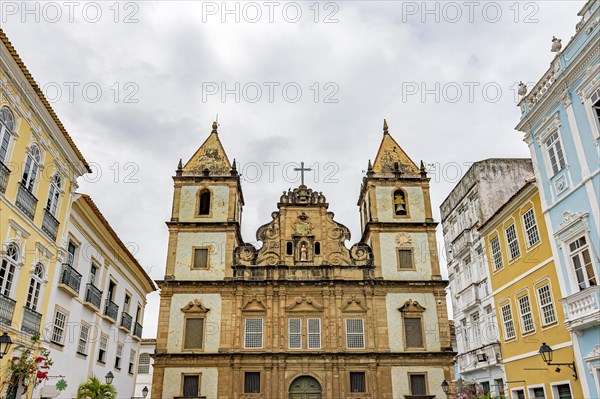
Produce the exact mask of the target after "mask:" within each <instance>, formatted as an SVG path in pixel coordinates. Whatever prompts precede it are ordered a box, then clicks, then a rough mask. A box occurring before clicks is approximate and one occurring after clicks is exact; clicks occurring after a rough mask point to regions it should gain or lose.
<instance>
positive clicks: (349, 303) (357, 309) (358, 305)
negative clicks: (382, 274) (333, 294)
mask: <svg viewBox="0 0 600 399" xmlns="http://www.w3.org/2000/svg"><path fill="white" fill-rule="evenodd" d="M367 310H368V309H367V307H366V306H365V304H363V303H362V300H361V299H360V298H357V297H356V295H352V296H351V297H350V298H348V299H347V300H346V303H345V304H344V306H343V307H342V312H346V313H364V312H366V311H367Z"/></svg>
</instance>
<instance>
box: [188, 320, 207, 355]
mask: <svg viewBox="0 0 600 399" xmlns="http://www.w3.org/2000/svg"><path fill="white" fill-rule="evenodd" d="M203 329H204V319H202V318H187V319H185V341H184V344H183V348H184V349H202V337H203V335H204V331H203Z"/></svg>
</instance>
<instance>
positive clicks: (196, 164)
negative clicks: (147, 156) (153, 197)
mask: <svg viewBox="0 0 600 399" xmlns="http://www.w3.org/2000/svg"><path fill="white" fill-rule="evenodd" d="M173 181H174V193H173V208H172V213H171V220H170V221H169V222H167V225H168V227H169V250H168V256H167V269H166V275H165V280H223V279H224V278H226V277H231V275H232V272H231V268H230V267H226V265H231V263H232V256H231V254H232V252H233V248H235V247H236V246H237V245H238V244H239V243H240V242H241V234H240V224H241V219H242V207H243V205H244V198H243V196H242V189H241V185H240V177H239V175H238V173H237V170H236V166H235V161H234V162H233V163H230V162H229V159H228V157H227V154H226V153H225V150H224V149H223V145H222V144H221V140H219V135H218V132H217V123H216V122H213V125H212V131H211V133H210V135H209V136H208V138H207V139H206V140H205V141H204V143H202V145H201V146H200V148H198V150H197V151H196V153H195V154H194V155H193V156H192V157H191V158H190V160H189V161H188V162H187V163H186V164H185V165H182V162H181V160H180V161H179V165H178V167H177V171H176V173H175V176H174V177H173Z"/></svg>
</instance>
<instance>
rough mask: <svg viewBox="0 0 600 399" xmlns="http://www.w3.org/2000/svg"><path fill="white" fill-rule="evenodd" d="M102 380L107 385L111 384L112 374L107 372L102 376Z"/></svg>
mask: <svg viewBox="0 0 600 399" xmlns="http://www.w3.org/2000/svg"><path fill="white" fill-rule="evenodd" d="M104 379H105V380H106V383H107V384H109V385H110V384H112V382H113V380H114V379H115V376H114V374H113V373H112V371H109V372H108V373H106V375H105V376H104Z"/></svg>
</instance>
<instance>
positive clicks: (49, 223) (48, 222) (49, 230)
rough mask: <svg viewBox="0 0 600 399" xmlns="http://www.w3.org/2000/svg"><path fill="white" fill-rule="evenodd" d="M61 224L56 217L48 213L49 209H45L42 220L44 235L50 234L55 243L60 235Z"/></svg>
mask: <svg viewBox="0 0 600 399" xmlns="http://www.w3.org/2000/svg"><path fill="white" fill-rule="evenodd" d="M59 225H60V222H59V221H58V220H56V218H55V217H54V215H52V214H51V213H50V211H48V209H44V219H43V220H42V230H43V231H44V233H46V234H48V235H49V236H50V237H51V238H52V240H53V241H56V236H57V234H58V226H59Z"/></svg>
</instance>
